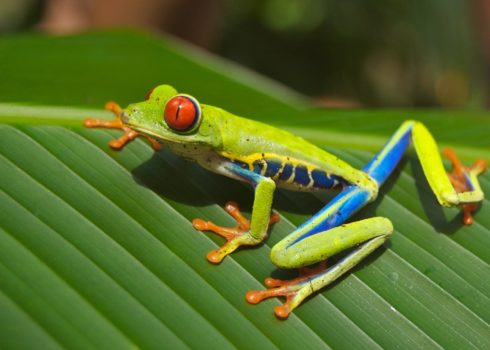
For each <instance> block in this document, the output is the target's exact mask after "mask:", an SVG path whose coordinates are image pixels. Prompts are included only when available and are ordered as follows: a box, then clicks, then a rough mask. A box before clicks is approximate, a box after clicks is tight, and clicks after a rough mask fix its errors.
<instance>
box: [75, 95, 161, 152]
mask: <svg viewBox="0 0 490 350" xmlns="http://www.w3.org/2000/svg"><path fill="white" fill-rule="evenodd" d="M105 109H106V110H108V111H111V112H112V113H114V114H115V115H116V119H114V120H104V119H90V118H88V119H85V120H84V121H83V125H84V126H86V127H87V128H108V129H121V130H122V131H123V132H124V134H123V135H122V136H121V137H119V138H117V139H115V140H111V141H110V142H109V146H110V147H111V148H113V149H117V150H119V149H121V148H123V147H124V146H125V145H126V144H127V143H129V142H130V141H132V140H134V139H135V138H136V137H138V136H143V137H145V138H146V139H147V140H148V141H149V142H150V143H151V146H152V147H153V149H154V150H155V151H159V150H160V149H161V145H160V143H158V141H156V140H155V139H152V138H151V137H148V136H145V135H142V134H140V133H138V132H136V131H134V130H132V129H130V128H128V127H127V126H125V125H124V124H123V122H122V121H121V114H122V109H121V107H120V106H119V105H118V104H117V103H116V102H112V101H111V102H107V103H106V104H105Z"/></svg>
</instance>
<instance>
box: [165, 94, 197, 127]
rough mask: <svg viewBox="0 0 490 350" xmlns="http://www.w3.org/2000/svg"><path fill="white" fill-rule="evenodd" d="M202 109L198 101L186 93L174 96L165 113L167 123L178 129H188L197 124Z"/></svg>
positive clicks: (166, 106)
mask: <svg viewBox="0 0 490 350" xmlns="http://www.w3.org/2000/svg"><path fill="white" fill-rule="evenodd" d="M200 114H201V110H200V107H199V104H198V103H197V101H196V100H195V99H194V98H193V97H191V96H186V95H177V96H175V97H172V98H171V99H170V100H169V101H168V102H167V104H166V105H165V111H164V113H163V116H164V119H165V122H166V123H167V125H168V126H169V127H170V128H171V129H173V130H176V131H187V130H190V129H191V128H192V127H193V126H194V125H196V123H197V121H198V120H199V117H200Z"/></svg>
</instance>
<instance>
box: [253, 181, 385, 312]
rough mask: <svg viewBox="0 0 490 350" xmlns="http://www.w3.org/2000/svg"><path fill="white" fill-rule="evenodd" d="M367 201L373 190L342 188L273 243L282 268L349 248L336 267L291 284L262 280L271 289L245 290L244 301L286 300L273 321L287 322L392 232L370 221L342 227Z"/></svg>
mask: <svg viewBox="0 0 490 350" xmlns="http://www.w3.org/2000/svg"><path fill="white" fill-rule="evenodd" d="M372 198H373V196H372V192H370V191H368V190H366V189H363V188H361V187H356V186H349V187H346V188H344V190H343V191H342V192H341V193H339V194H338V195H337V196H336V197H335V198H334V200H333V201H332V202H330V203H329V204H327V205H326V206H325V207H324V208H323V209H322V210H321V211H320V212H319V213H317V214H316V215H315V216H313V217H312V218H311V219H310V220H308V221H307V222H305V223H304V224H303V225H301V226H299V227H298V228H297V229H296V230H295V231H294V232H292V233H291V234H290V235H289V236H287V237H286V238H285V239H283V240H282V241H280V242H279V243H278V244H276V245H275V246H274V247H273V248H272V251H271V260H272V262H273V263H274V264H275V265H277V266H278V267H281V268H288V269H291V268H301V267H304V266H308V265H312V264H315V263H318V262H321V261H324V260H326V259H327V258H328V257H330V256H333V255H336V254H338V253H341V252H343V251H345V250H348V249H351V248H354V250H352V251H351V252H349V253H348V254H347V255H346V256H345V257H343V258H342V259H341V260H340V261H339V262H337V263H336V264H335V265H333V266H331V267H329V268H327V269H323V270H321V271H316V273H313V274H311V273H309V274H307V276H301V277H299V278H298V279H295V280H293V281H279V280H274V279H267V280H266V285H267V286H268V287H270V288H271V289H269V290H263V291H249V292H248V293H247V295H246V299H247V301H249V302H250V303H253V304H255V303H258V302H260V301H262V300H263V299H265V298H269V297H275V296H284V297H286V302H285V303H284V304H283V305H281V306H278V307H276V308H275V309H274V312H275V314H276V316H277V317H279V318H286V317H288V315H289V314H290V312H291V311H292V310H293V309H294V308H296V307H297V306H299V304H300V303H301V302H302V301H303V300H304V299H305V298H306V297H307V296H309V295H311V294H312V293H314V292H316V291H318V290H320V289H321V288H323V287H325V286H326V285H328V284H330V283H332V282H333V281H335V280H336V279H337V278H339V277H340V276H341V275H343V274H344V273H346V272H347V271H349V270H350V269H352V268H353V267H354V266H356V265H357V264H358V263H359V262H360V261H361V260H363V259H364V258H365V257H366V256H368V255H369V254H371V252H373V251H374V250H375V249H377V248H378V247H379V246H381V245H382V244H383V243H384V242H385V241H386V240H387V239H389V237H390V235H391V234H392V232H393V226H392V224H391V222H390V221H389V220H388V219H385V218H382V217H375V218H369V219H365V220H361V221H357V222H352V223H348V224H342V223H343V221H345V220H346V219H347V218H348V217H349V216H350V215H352V214H353V213H354V212H356V211H357V210H358V209H359V208H361V207H362V206H364V205H365V204H366V203H368V202H369V201H371V200H372Z"/></svg>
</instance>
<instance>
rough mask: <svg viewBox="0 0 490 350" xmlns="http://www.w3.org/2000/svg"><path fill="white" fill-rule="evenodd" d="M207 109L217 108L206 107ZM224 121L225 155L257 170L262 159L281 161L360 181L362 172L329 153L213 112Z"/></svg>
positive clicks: (275, 130) (280, 132)
mask: <svg viewBox="0 0 490 350" xmlns="http://www.w3.org/2000/svg"><path fill="white" fill-rule="evenodd" d="M206 109H208V110H209V109H215V107H211V106H206ZM212 114H215V115H217V116H218V115H219V118H220V120H221V123H220V124H221V128H220V129H221V131H220V132H221V141H222V150H221V152H220V153H221V155H223V156H224V157H226V158H230V159H232V160H237V161H240V162H243V163H246V164H247V165H248V166H249V167H250V168H253V165H254V163H256V162H257V161H260V160H268V161H274V162H279V163H280V164H281V165H282V166H283V167H284V165H285V164H291V166H292V167H294V168H297V167H298V166H301V167H305V168H306V169H307V171H308V172H310V173H311V171H313V170H315V169H321V170H323V171H325V172H326V173H327V174H332V175H337V176H339V177H341V178H342V179H345V180H346V181H347V182H351V181H357V180H358V178H359V171H358V170H356V169H354V168H352V167H351V166H350V165H349V164H347V163H346V162H344V161H342V160H340V159H339V158H337V157H336V156H334V155H332V154H330V153H328V152H326V151H325V150H323V149H321V148H319V147H317V146H315V145H313V144H311V143H309V142H307V141H306V140H304V139H302V138H301V137H298V136H296V135H293V134H291V133H290V132H288V131H285V130H281V129H278V128H275V127H273V126H270V125H267V124H264V123H261V122H258V121H254V120H250V119H246V118H242V117H238V116H236V115H233V114H231V113H229V112H226V111H224V110H222V109H217V108H216V109H215V110H213V113H212Z"/></svg>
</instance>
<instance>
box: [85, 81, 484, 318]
mask: <svg viewBox="0 0 490 350" xmlns="http://www.w3.org/2000/svg"><path fill="white" fill-rule="evenodd" d="M106 109H108V110H109V111H112V112H113V113H114V114H115V117H116V118H115V119H114V120H105V119H85V120H84V125H85V126H86V127H89V128H94V127H103V128H116V129H121V130H123V132H124V133H123V135H122V136H120V137H119V138H117V139H115V140H111V141H110V143H109V145H110V147H112V148H113V149H116V150H120V149H122V148H124V147H125V145H126V144H128V143H129V142H130V141H131V140H134V139H135V138H136V137H139V136H141V137H145V138H146V139H147V140H148V141H149V142H150V144H151V146H152V147H153V148H154V149H155V150H156V151H158V150H160V149H161V147H162V145H163V146H164V147H167V148H169V149H170V150H171V151H173V152H174V153H176V154H177V155H179V156H181V157H183V158H186V159H190V160H192V161H195V162H197V163H198V164H199V165H200V166H202V167H203V168H205V169H207V170H209V171H212V172H214V173H217V174H220V175H224V176H227V177H229V178H232V179H235V180H238V181H241V182H245V183H247V184H249V185H250V186H251V187H252V189H253V191H254V200H253V205H252V211H251V218H250V219H248V218H247V217H246V216H245V215H243V214H242V212H241V211H240V208H239V206H238V204H237V203H235V202H232V201H230V202H228V203H226V205H225V210H226V211H227V212H228V213H229V214H230V215H231V216H232V217H233V218H234V219H235V221H236V222H237V225H236V226H235V227H222V226H218V225H216V224H215V223H213V222H211V221H206V220H203V219H194V220H193V221H192V224H193V227H194V228H195V229H197V230H199V231H211V232H214V233H216V234H218V235H219V236H221V237H223V238H224V239H225V240H226V243H224V244H223V245H222V246H221V247H219V248H217V249H214V250H212V251H211V252H209V253H208V254H207V259H208V261H209V262H211V263H213V264H219V263H221V262H222V261H223V259H224V258H225V257H226V256H228V255H229V254H231V253H232V252H234V251H235V250H236V249H238V248H240V247H243V246H256V245H259V244H261V243H263V242H264V240H265V239H266V237H267V236H268V232H269V229H270V227H271V225H273V224H274V223H276V222H277V221H279V218H280V216H279V214H277V213H276V212H274V211H273V210H272V203H273V197H274V192H275V190H276V188H284V189H286V190H291V191H300V192H314V191H329V190H331V189H337V192H336V194H335V195H334V197H333V199H332V200H331V201H329V202H328V203H327V204H326V205H325V206H324V207H323V208H322V209H321V210H319V211H318V212H317V213H316V214H314V215H313V216H312V217H311V218H310V219H308V220H307V221H306V222H304V223H303V224H301V225H300V226H298V227H297V228H295V229H294V230H293V232H291V233H290V234H289V235H287V236H286V237H285V238H284V239H282V240H281V241H280V242H278V243H277V244H275V245H274V246H273V247H272V249H271V251H270V259H271V261H272V263H273V264H274V265H276V266H277V267H278V268H280V269H299V270H300V274H299V276H298V277H296V278H293V279H290V280H281V279H276V278H271V277H269V278H267V279H266V280H265V285H266V286H267V289H264V290H252V291H249V292H247V293H246V296H245V297H246V300H247V301H248V302H250V303H252V304H256V303H259V302H261V301H262V300H264V299H266V298H270V297H283V298H285V299H286V301H285V302H284V303H283V304H281V305H279V306H276V307H275V308H274V313H275V315H276V316H277V317H278V318H280V319H286V318H288V316H289V315H290V314H291V312H292V311H293V310H294V309H296V308H297V307H298V306H299V305H300V304H301V303H302V302H303V301H304V300H305V299H306V298H307V297H308V296H310V295H312V294H314V293H317V292H318V291H320V290H322V289H323V288H325V287H326V286H328V285H330V284H331V283H332V282H334V281H336V280H337V279H338V278H339V277H341V276H343V275H344V274H346V273H347V272H348V271H351V270H352V269H353V268H354V267H355V266H357V265H358V264H359V263H360V262H361V261H363V260H364V259H365V258H366V257H367V256H368V255H370V254H371V253H373V252H374V251H375V250H376V249H378V248H379V247H381V246H382V245H383V244H384V243H385V242H386V241H387V240H389V238H390V237H391V236H392V234H393V231H394V228H393V224H392V222H391V221H390V220H389V219H388V218H385V217H381V216H375V217H370V218H365V219H361V220H357V221H349V219H350V218H351V217H352V216H353V215H354V214H355V213H357V212H358V211H359V210H360V209H361V208H363V207H364V206H366V205H367V204H369V203H372V202H373V201H374V200H375V199H376V198H377V196H378V194H379V190H380V187H381V186H382V185H383V184H384V183H385V182H386V180H387V179H388V178H389V176H390V175H391V174H393V172H394V171H395V169H396V167H397V166H398V165H399V163H400V162H401V159H402V156H403V155H404V153H405V151H406V150H407V149H408V148H409V147H411V145H412V144H413V148H414V149H415V154H416V155H417V157H418V159H419V162H420V165H421V168H422V173H423V174H424V176H425V178H426V180H427V182H428V185H429V187H430V189H431V190H432V192H433V193H434V196H435V200H436V201H437V202H438V203H439V204H440V205H442V206H443V207H453V206H459V207H461V209H462V211H463V215H462V217H463V224H467V225H469V224H471V223H472V222H473V213H474V212H475V211H476V210H477V208H478V205H479V204H480V203H481V201H482V200H483V198H484V193H483V191H482V189H481V186H480V184H479V181H478V176H479V175H480V174H482V173H483V172H484V171H485V169H486V168H487V166H488V163H487V161H486V160H483V159H479V160H476V161H475V163H474V164H473V165H472V166H469V167H467V166H464V165H463V164H462V163H461V161H460V160H459V159H458V157H457V156H456V154H455V152H454V151H453V150H452V149H445V150H444V151H443V155H445V156H446V157H447V158H449V160H450V161H451V163H452V166H453V170H452V172H450V173H447V172H446V170H445V168H444V164H443V161H442V158H441V154H440V152H439V149H438V146H437V144H436V141H435V140H434V137H433V136H432V134H431V133H430V132H429V130H428V129H427V127H426V126H425V125H424V124H423V123H421V122H419V121H416V120H406V121H405V122H403V123H402V124H401V125H400V126H399V127H398V129H397V130H395V131H394V133H393V134H392V136H391V137H390V138H389V139H388V141H387V142H386V144H385V145H384V146H383V147H382V148H381V149H380V151H379V152H377V153H376V154H375V155H374V157H373V158H372V159H371V160H370V161H369V162H368V163H367V164H366V165H365V166H364V167H362V168H361V169H357V168H355V167H353V166H351V165H350V164H348V163H347V162H346V161H344V160H342V159H340V158H339V157H337V156H336V155H334V154H332V153H330V152H327V151H326V150H325V149H323V148H320V147H318V146H316V145H314V144H312V143H310V142H308V141H306V140H305V139H303V138H301V137H299V136H296V135H294V134H292V133H290V132H288V131H286V130H281V129H279V128H276V127H274V126H271V125H267V124H265V123H262V122H260V121H256V120H252V119H246V118H243V117H240V116H237V115H234V114H232V113H230V112H228V111H225V110H224V109H222V108H219V107H215V106H211V105H207V104H201V103H200V102H199V101H198V100H197V99H196V98H195V97H193V96H191V95H188V94H184V93H179V92H178V91H177V90H176V89H175V88H174V87H172V86H170V85H165V84H163V85H159V86H157V87H155V88H153V89H151V90H150V91H149V92H148V93H147V94H146V97H145V99H144V100H143V101H141V102H137V103H132V104H129V105H128V106H127V107H126V108H124V109H123V108H121V107H120V106H119V105H118V104H117V103H115V102H109V103H107V104H106ZM334 256H337V257H339V256H340V258H339V259H337V261H336V262H335V263H334V264H332V266H327V265H326V261H327V259H329V258H331V257H334Z"/></svg>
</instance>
